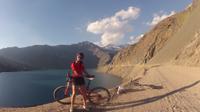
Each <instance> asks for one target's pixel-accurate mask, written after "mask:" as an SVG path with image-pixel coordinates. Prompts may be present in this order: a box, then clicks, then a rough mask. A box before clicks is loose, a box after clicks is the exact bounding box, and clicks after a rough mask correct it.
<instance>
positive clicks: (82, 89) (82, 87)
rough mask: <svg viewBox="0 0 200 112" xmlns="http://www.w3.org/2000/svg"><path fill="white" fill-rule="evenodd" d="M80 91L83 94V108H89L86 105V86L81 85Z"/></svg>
mask: <svg viewBox="0 0 200 112" xmlns="http://www.w3.org/2000/svg"><path fill="white" fill-rule="evenodd" d="M79 91H80V93H81V95H82V96H83V106H85V107H86V106H87V105H86V101H87V90H86V87H85V85H81V86H79Z"/></svg>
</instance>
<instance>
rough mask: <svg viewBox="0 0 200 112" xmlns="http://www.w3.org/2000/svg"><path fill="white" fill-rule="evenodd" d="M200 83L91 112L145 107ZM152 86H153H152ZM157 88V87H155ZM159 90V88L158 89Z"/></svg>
mask: <svg viewBox="0 0 200 112" xmlns="http://www.w3.org/2000/svg"><path fill="white" fill-rule="evenodd" d="M199 82H200V80H198V81H196V82H194V83H192V84H189V85H186V86H184V87H181V88H179V89H176V90H173V91H171V92H168V93H166V94H163V95H159V96H154V97H149V98H145V99H140V100H136V101H130V102H119V103H115V104H108V105H107V106H106V108H105V107H96V108H92V109H91V112H104V111H114V110H120V109H126V108H132V107H136V106H140V105H144V104H148V103H152V102H155V101H158V100H161V99H163V98H165V97H168V96H171V95H173V94H176V93H178V92H181V91H183V90H185V89H188V88H191V87H193V86H195V85H197V84H198V83H199ZM151 86H152V85H151ZM153 88H155V87H153ZM156 88H157V87H156ZM159 88H160V87H159Z"/></svg>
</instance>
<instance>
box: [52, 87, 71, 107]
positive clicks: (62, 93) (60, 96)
mask: <svg viewBox="0 0 200 112" xmlns="http://www.w3.org/2000/svg"><path fill="white" fill-rule="evenodd" d="M67 87H68V88H67ZM67 90H68V92H67V93H66V91H67ZM70 96H71V86H59V87H57V88H56V89H55V90H54V92H53V98H54V100H55V101H57V102H58V103H60V104H64V105H66V104H70V100H69V99H68V100H67V99H66V98H67V97H70Z"/></svg>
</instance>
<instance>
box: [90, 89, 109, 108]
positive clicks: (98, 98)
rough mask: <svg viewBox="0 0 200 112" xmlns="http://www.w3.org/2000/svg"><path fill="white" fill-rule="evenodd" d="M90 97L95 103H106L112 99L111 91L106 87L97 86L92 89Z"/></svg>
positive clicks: (91, 101)
mask: <svg viewBox="0 0 200 112" xmlns="http://www.w3.org/2000/svg"><path fill="white" fill-rule="evenodd" d="M88 99H89V101H90V103H92V104H94V105H102V104H106V103H108V102H109V101H110V92H109V91H108V90H107V89H106V88H103V87H96V88H93V89H91V90H90V92H89V97H88Z"/></svg>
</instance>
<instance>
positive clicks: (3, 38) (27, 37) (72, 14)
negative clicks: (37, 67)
mask: <svg viewBox="0 0 200 112" xmlns="http://www.w3.org/2000/svg"><path fill="white" fill-rule="evenodd" d="M191 1H192V0H0V48H5V47H12V46H18V47H25V46H30V45H43V44H48V45H60V44H72V43H77V42H81V41H91V42H93V43H97V44H99V45H101V46H105V45H108V44H126V43H131V42H133V43H134V42H136V41H137V39H138V37H139V36H140V35H141V34H144V33H145V32H147V31H148V30H149V29H150V28H152V27H153V26H154V25H155V24H153V20H155V21H159V19H163V18H165V17H168V16H169V15H172V14H174V12H179V11H181V10H183V9H185V7H187V6H188V5H189V4H190V3H191ZM155 21H154V22H155ZM115 23H117V25H118V27H117V28H116V27H115V26H116V24H115ZM156 23H157V22H156ZM106 26H108V27H106ZM105 27H106V28H105Z"/></svg>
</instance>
